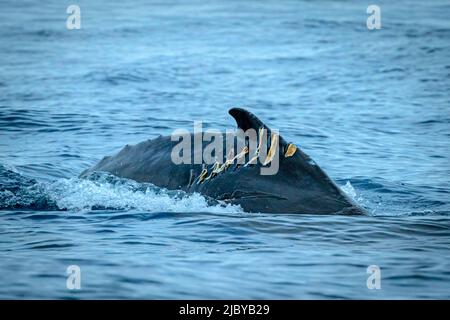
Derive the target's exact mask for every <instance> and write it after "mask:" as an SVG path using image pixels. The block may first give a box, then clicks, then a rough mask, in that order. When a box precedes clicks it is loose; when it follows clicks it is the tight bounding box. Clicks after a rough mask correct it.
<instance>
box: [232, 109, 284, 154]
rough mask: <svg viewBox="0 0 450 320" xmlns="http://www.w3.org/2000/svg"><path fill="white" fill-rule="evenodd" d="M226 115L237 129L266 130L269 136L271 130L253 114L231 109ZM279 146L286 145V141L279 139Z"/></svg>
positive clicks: (243, 110)
mask: <svg viewBox="0 0 450 320" xmlns="http://www.w3.org/2000/svg"><path fill="white" fill-rule="evenodd" d="M228 113H229V114H230V115H231V116H232V117H233V118H234V119H235V120H236V123H237V126H238V128H239V129H242V130H244V131H246V130H248V129H254V130H255V131H256V132H258V130H259V129H260V128H264V129H266V130H267V134H268V135H269V136H270V134H271V130H270V128H269V127H268V126H266V125H265V124H264V123H263V122H262V121H261V120H259V119H258V117H256V116H255V115H254V114H253V113H251V112H250V111H247V110H245V109H242V108H231V109H230V110H228ZM279 141H280V146H284V145H286V141H285V140H284V139H283V138H282V137H280V138H279Z"/></svg>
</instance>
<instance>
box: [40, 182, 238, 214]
mask: <svg viewBox="0 0 450 320" xmlns="http://www.w3.org/2000/svg"><path fill="white" fill-rule="evenodd" d="M139 186H141V187H139ZM46 189H47V193H48V195H49V197H50V198H51V199H52V200H53V201H55V202H56V204H57V206H58V207H59V208H60V209H67V210H71V211H80V210H90V209H93V208H110V209H137V210H142V211H149V212H223V213H239V212H242V209H241V208H240V207H239V206H235V205H225V204H218V205H209V204H208V203H207V201H206V199H205V198H204V197H202V196H201V195H200V194H191V195H187V194H183V193H182V192H173V191H168V190H165V189H161V188H157V187H155V186H153V185H147V187H145V185H144V187H142V185H139V184H137V183H134V182H126V183H124V182H123V181H120V183H110V182H105V181H91V180H85V179H77V178H72V179H59V180H57V181H56V182H54V183H52V184H50V185H48V186H47V187H46Z"/></svg>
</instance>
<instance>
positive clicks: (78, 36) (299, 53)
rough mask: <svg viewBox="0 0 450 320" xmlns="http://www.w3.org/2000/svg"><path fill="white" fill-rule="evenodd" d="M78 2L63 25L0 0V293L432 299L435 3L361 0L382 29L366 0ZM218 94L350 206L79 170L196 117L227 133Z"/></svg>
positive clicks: (437, 159) (447, 87) (32, 8)
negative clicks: (299, 208)
mask: <svg viewBox="0 0 450 320" xmlns="http://www.w3.org/2000/svg"><path fill="white" fill-rule="evenodd" d="M76 4H78V5H79V6H80V8H81V29H80V30H68V29H67V28H66V18H67V16H68V14H67V13H66V9H67V6H68V5H69V3H65V2H61V1H56V0H53V1H45V3H40V2H36V1H12V0H3V1H1V3H0V298H3V299H4V298H8V299H9V298H38V299H49V298H58V299H61V298H63V299H65V298H67V299H85V298H100V299H105V298H138V299H152V298H157V299H159V298H168V299H187V298H206V299H209V298H219V299H220V298H236V299H244V298H261V299H281V298H283V299H305V298H306V299H310V298H312V299H328V298H331V299H380V298H392V299H400V298H408V299H409V298H410V299H416V298H427V299H428V298H438V299H449V298H450V250H449V247H450V178H449V177H450V166H449V163H450V152H449V150H450V142H449V141H450V56H449V52H450V41H449V40H450V20H449V19H448V15H449V12H450V4H449V2H448V1H440V0H437V1H395V3H392V2H391V1H378V2H377V3H376V4H378V5H379V6H380V8H381V23H382V28H381V29H380V30H368V29H367V27H366V19H367V17H368V14H367V13H366V8H367V5H368V4H369V3H366V2H364V1H354V2H351V1H245V2H243V1H149V2H148V1H134V2H132V3H130V2H120V3H114V4H113V3H110V2H108V1H84V0H81V1H76ZM233 106H244V107H247V108H248V109H249V110H251V111H252V112H254V113H255V114H256V115H257V116H259V117H260V118H261V119H262V120H263V121H265V122H266V123H267V124H268V125H269V126H271V127H273V128H278V129H279V130H280V132H281V134H282V135H283V136H284V137H285V138H286V139H287V140H289V141H293V142H295V143H296V144H297V145H299V146H300V147H301V148H302V149H303V150H304V151H305V152H306V153H308V154H309V155H310V156H311V157H312V158H313V159H314V160H315V161H316V162H317V163H318V164H319V165H320V166H321V167H322V168H323V169H324V170H325V171H326V172H327V173H328V174H329V175H330V176H331V177H332V178H333V179H334V180H335V181H336V182H337V183H338V185H339V186H341V187H342V188H343V189H344V190H345V191H346V192H347V193H348V194H349V195H350V196H351V197H353V198H354V199H355V201H357V202H358V203H359V204H360V205H361V206H363V207H365V208H366V210H367V212H368V214H367V216H358V217H353V216H352V217H348V216H335V215H329V216H312V215H276V214H256V213H254V214H250V213H244V212H242V210H241V209H240V208H239V207H232V206H221V205H217V206H209V205H208V204H207V202H206V201H205V199H203V198H202V197H201V196H199V195H191V196H187V195H183V194H181V193H180V192H176V191H167V190H163V189H160V188H157V187H155V186H152V185H150V184H138V183H135V182H132V181H127V180H124V179H118V178H115V177H112V176H109V175H100V176H98V177H97V179H94V180H80V179H78V178H77V177H78V174H79V173H80V172H81V171H83V170H84V169H86V168H88V167H90V166H92V165H93V164H94V163H96V162H97V161H98V160H99V159H101V158H102V157H103V156H104V155H108V154H113V153H115V152H117V151H118V150H119V149H120V148H121V147H123V146H124V145H125V144H128V143H137V142H140V141H142V140H145V139H149V138H154V137H156V136H158V135H159V134H163V135H166V134H170V133H171V132H172V131H173V130H174V129H177V128H187V129H192V124H193V121H194V120H195V121H197V120H202V121H204V126H205V127H212V128H217V129H222V130H224V129H231V128H233V127H234V126H235V124H234V122H233V119H232V118H231V117H230V116H229V115H228V114H227V110H228V109H229V108H230V107H233ZM71 265H76V266H79V268H80V270H81V278H80V279H81V289H80V290H70V289H68V288H67V283H66V280H67V278H68V276H67V273H66V270H67V268H68V267H69V266H71ZM370 265H376V266H378V267H379V270H380V271H381V274H380V275H381V277H380V284H381V288H380V289H369V288H368V286H367V280H368V278H369V276H370V275H371V274H368V273H367V268H368V266H370Z"/></svg>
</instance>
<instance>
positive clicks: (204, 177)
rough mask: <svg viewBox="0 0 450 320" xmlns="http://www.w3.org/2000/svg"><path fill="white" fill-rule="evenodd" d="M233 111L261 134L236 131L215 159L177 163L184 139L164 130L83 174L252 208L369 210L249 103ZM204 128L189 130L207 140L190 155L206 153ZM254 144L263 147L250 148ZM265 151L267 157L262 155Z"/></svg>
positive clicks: (242, 126)
mask: <svg viewBox="0 0 450 320" xmlns="http://www.w3.org/2000/svg"><path fill="white" fill-rule="evenodd" d="M229 114H230V115H231V116H232V117H233V118H234V119H235V120H236V123H237V127H238V128H237V129H236V131H240V132H241V131H244V132H246V131H248V130H255V132H257V133H258V134H257V135H256V137H255V136H254V137H248V136H242V135H238V134H236V135H234V136H233V138H232V139H230V140H231V141H232V142H233V143H232V145H233V147H231V148H230V150H231V151H230V152H228V154H227V155H222V156H220V155H219V159H217V155H216V161H215V162H214V163H205V162H204V161H201V162H199V161H197V162H196V161H195V160H193V161H184V162H181V163H176V161H174V159H173V152H174V149H176V148H177V145H178V146H179V141H178V140H176V139H175V140H174V138H173V137H172V136H159V137H158V138H155V139H152V140H147V141H143V142H140V143H138V144H136V145H126V146H125V147H124V148H123V149H122V150H121V151H119V152H118V153H117V154H115V155H113V156H107V157H104V158H103V159H102V160H101V161H100V162H99V163H97V164H96V165H94V166H93V167H92V168H90V169H87V170H85V171H84V172H82V173H81V175H80V177H81V178H83V177H88V176H89V175H90V174H92V173H93V172H97V171H103V172H108V173H111V174H113V175H115V176H118V177H122V178H128V179H132V180H135V181H137V182H149V183H152V184H154V185H156V186H159V187H163V188H167V189H169V190H183V191H185V192H186V193H194V192H196V193H200V194H202V195H203V196H204V197H206V198H207V199H212V200H213V201H222V202H224V203H231V204H235V205H239V206H241V207H242V209H243V210H244V211H246V212H260V213H295V214H364V210H363V209H362V208H361V207H359V206H358V205H357V204H356V203H355V202H354V201H353V200H352V199H350V198H349V197H348V196H347V195H346V194H345V193H344V192H343V191H342V190H341V189H340V188H339V187H338V186H337V185H336V184H335V183H334V182H333V181H332V179H331V178H330V177H329V176H328V175H327V174H326V173H325V172H324V171H323V170H322V169H321V168H320V167H319V166H318V165H317V164H316V162H314V161H313V160H312V159H311V158H310V157H309V156H308V155H307V154H305V153H304V152H303V151H302V150H301V149H300V148H299V147H298V146H296V145H295V144H294V143H288V142H286V141H285V140H284V138H283V137H281V136H280V135H279V134H277V133H275V131H274V130H271V129H270V128H269V127H268V126H266V125H265V124H264V123H263V122H262V121H261V120H260V119H258V118H257V117H256V116H255V115H254V114H252V113H251V112H249V111H247V110H245V109H242V108H232V109H230V110H229ZM201 134H202V133H199V132H197V133H195V132H194V133H190V132H188V133H187V135H186V136H185V138H187V139H188V140H190V141H200V144H201V148H195V147H194V146H192V148H190V149H189V150H184V151H183V153H185V154H184V156H187V158H189V159H190V160H192V159H199V158H200V159H201V156H202V154H201V153H202V152H203V150H204V148H205V147H206V145H207V142H208V141H205V139H202V137H201V136H199V135H201ZM264 137H265V138H266V139H263V138H264ZM196 139H197V140H196ZM215 139H216V140H217V139H218V138H217V137H216V138H215ZM230 140H229V139H228V138H227V137H226V135H225V136H222V140H221V141H219V143H220V144H222V145H223V146H224V148H225V147H229V145H230V143H229V141H230ZM216 142H217V141H216ZM236 145H237V146H236ZM239 145H240V146H241V147H239ZM249 145H253V146H257V147H256V149H255V150H253V151H252V152H250V151H249ZM266 148H267V149H266ZM263 150H265V151H266V152H265V153H264V152H262V151H263ZM227 151H228V149H227ZM276 151H277V153H278V157H277V158H276V157H275V153H276ZM260 153H261V154H260ZM263 153H264V157H262V158H263V159H262V161H259V162H258V161H256V157H258V156H260V155H262V154H263ZM199 156H200V157H199ZM275 160H277V161H278V163H277V167H276V169H277V170H276V172H274V173H269V174H263V173H262V170H263V169H267V167H269V166H270V165H271V162H274V161H275Z"/></svg>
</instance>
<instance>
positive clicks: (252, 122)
mask: <svg viewBox="0 0 450 320" xmlns="http://www.w3.org/2000/svg"><path fill="white" fill-rule="evenodd" d="M228 113H229V114H230V115H231V116H232V117H233V118H234V120H236V123H237V126H238V128H240V129H242V130H244V131H246V130H248V129H250V128H251V129H254V130H256V131H258V130H259V128H261V127H264V128H266V129H269V128H267V126H266V125H265V124H264V123H263V122H262V121H261V120H259V119H258V118H257V117H256V116H255V115H254V114H253V113H251V112H249V111H247V110H245V109H242V108H231V109H230V110H229V111H228Z"/></svg>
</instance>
